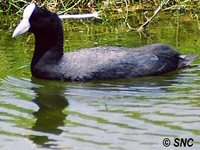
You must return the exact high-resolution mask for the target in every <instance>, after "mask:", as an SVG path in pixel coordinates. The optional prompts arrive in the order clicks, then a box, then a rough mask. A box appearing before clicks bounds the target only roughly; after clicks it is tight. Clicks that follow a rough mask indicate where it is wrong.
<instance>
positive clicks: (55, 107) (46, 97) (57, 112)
mask: <svg viewBox="0 0 200 150" xmlns="http://www.w3.org/2000/svg"><path fill="white" fill-rule="evenodd" d="M32 82H33V83H34V84H39V85H41V86H40V87H37V88H34V91H35V93H36V97H35V98H34V99H33V102H35V103H36V104H37V105H38V107H39V109H38V111H37V112H34V113H33V115H34V116H35V118H36V122H35V125H34V126H33V127H32V129H33V130H34V131H39V132H42V133H50V134H56V135H59V134H61V133H62V130H60V129H59V127H60V126H63V125H64V120H65V118H66V116H67V115H66V114H65V113H63V110H64V109H65V108H66V107H67V106H68V101H67V99H66V97H65V96H64V93H65V85H64V84H62V83H59V82H52V81H42V80H38V79H35V78H32ZM30 139H31V140H32V141H33V142H34V143H35V144H39V145H41V146H44V147H51V146H53V145H52V144H49V142H50V141H52V140H51V139H50V138H49V137H48V136H47V135H44V136H41V135H31V136H30ZM54 146H55V145H54Z"/></svg>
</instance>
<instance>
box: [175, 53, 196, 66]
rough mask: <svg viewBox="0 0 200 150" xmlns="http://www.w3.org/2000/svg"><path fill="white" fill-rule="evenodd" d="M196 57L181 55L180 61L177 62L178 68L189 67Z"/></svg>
mask: <svg viewBox="0 0 200 150" xmlns="http://www.w3.org/2000/svg"><path fill="white" fill-rule="evenodd" d="M197 56H198V55H186V56H185V55H181V56H180V57H181V59H180V61H179V65H178V68H179V69H181V68H185V67H187V66H189V65H191V63H192V62H193V61H194V60H195V59H196V58H197Z"/></svg>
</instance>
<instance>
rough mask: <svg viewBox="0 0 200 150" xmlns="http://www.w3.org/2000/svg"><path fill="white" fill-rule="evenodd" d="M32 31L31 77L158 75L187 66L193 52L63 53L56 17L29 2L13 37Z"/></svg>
mask: <svg viewBox="0 0 200 150" xmlns="http://www.w3.org/2000/svg"><path fill="white" fill-rule="evenodd" d="M25 32H32V33H33V34H34V35H35V51H34V54H33V58H32V62H31V73H32V75H33V76H34V77H37V78H43V79H57V80H69V81H87V80H104V79H118V78H132V77H144V76H154V75H161V74H164V73H167V72H171V71H175V70H178V69H181V68H184V67H186V66H188V65H189V64H190V63H191V62H192V61H193V60H194V59H195V58H196V55H187V56H185V57H183V56H181V55H180V54H179V53H178V52H176V51H174V50H173V49H172V48H170V47H169V46H167V45H164V44H153V45H147V46H144V47H139V48H124V47H111V46H104V47H94V48H85V49H81V50H77V51H74V52H68V53H64V50H63V27H62V23H61V20H60V18H59V16H58V15H57V14H56V13H53V12H51V11H49V10H47V9H45V8H39V7H38V6H37V5H36V4H34V3H33V4H29V5H28V6H27V7H26V8H25V10H24V13H23V19H22V21H21V22H20V24H19V25H18V26H17V27H16V29H15V31H14V33H13V37H15V36H17V35H20V34H23V33H25Z"/></svg>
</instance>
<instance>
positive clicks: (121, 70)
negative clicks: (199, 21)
mask: <svg viewBox="0 0 200 150" xmlns="http://www.w3.org/2000/svg"><path fill="white" fill-rule="evenodd" d="M180 59H181V58H180V56H179V53H177V52H175V51H174V50H172V49H171V48H170V47H168V46H166V45H161V44H153V45H149V46H145V47H140V48H121V47H94V48H87V49H82V50H79V51H75V52H69V53H65V55H64V57H63V59H62V61H61V63H62V65H60V66H61V67H62V69H61V70H63V72H64V74H63V76H64V79H65V80H77V81H80V80H83V81H84V80H90V79H93V80H94V79H96V80H99V79H116V78H127V77H142V76H149V75H159V74H163V73H166V72H169V71H172V70H176V68H177V67H178V64H179V61H180Z"/></svg>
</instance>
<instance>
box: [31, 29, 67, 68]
mask: <svg viewBox="0 0 200 150" xmlns="http://www.w3.org/2000/svg"><path fill="white" fill-rule="evenodd" d="M34 35H35V50H34V54H33V59H32V62H31V71H33V70H34V68H35V65H37V63H38V62H39V61H41V59H44V61H45V62H46V64H50V63H55V62H56V61H59V60H60V58H61V57H62V56H63V53H64V51H63V29H62V26H61V27H59V28H58V30H57V29H56V30H55V29H54V30H52V32H48V33H44V32H43V31H40V32H38V33H34Z"/></svg>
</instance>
